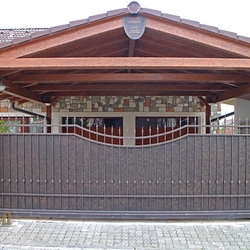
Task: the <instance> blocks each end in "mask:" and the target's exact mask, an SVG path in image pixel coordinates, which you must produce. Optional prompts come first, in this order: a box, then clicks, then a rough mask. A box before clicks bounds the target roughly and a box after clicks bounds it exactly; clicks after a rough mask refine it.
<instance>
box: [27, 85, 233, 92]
mask: <svg viewBox="0 0 250 250" xmlns="http://www.w3.org/2000/svg"><path fill="white" fill-rule="evenodd" d="M124 88H125V90H124ZM31 89H32V90H33V91H49V92H51V91H58V90H60V91H67V92H68V91H112V90H114V89H115V90H116V91H139V90H140V91H180V92H183V91H184V92H186V91H190V90H191V89H193V90H196V91H214V92H216V91H225V90H229V89H231V88H230V87H227V86H223V85H221V84H210V83H204V84H192V83H190V84H171V83H167V84H155V83H154V84H145V83H144V84H77V85H71V84H59V85H55V84H53V85H52V84H37V85H34V86H33V87H32V88H31Z"/></svg>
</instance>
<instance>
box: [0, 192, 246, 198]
mask: <svg viewBox="0 0 250 250" xmlns="http://www.w3.org/2000/svg"><path fill="white" fill-rule="evenodd" d="M1 195H3V196H31V197H35V196H37V197H70V198H72V197H73V198H74V197H79V198H128V199H129V198H163V199H165V198H249V197H250V194H215V195H201V194H197V195H195V194H189V195H185V194H182V195H157V194H156V195H151V194H150V195H128V194H124V195H123V194H120V195H111V194H110V195H101V194H97V195H94V194H93V195H88V194H84V195H82V194H48V193H47V194H32V193H2V194H1Z"/></svg>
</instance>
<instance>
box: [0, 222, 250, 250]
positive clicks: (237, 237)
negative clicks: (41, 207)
mask: <svg viewBox="0 0 250 250" xmlns="http://www.w3.org/2000/svg"><path fill="white" fill-rule="evenodd" d="M0 249H88V250H90V249H131V250H139V249H167V250H168V249H234V250H235V249H250V221H245V220H244V221H185V222H183V221H164V222H163V221H160V222H154V221H146V222H145V221H131V222H127V221H124V222H121V221H66V220H65V221H61V220H60V221H52V220H13V221H12V224H11V225H10V226H4V225H0Z"/></svg>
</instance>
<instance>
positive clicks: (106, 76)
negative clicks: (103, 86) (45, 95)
mask: <svg viewBox="0 0 250 250" xmlns="http://www.w3.org/2000/svg"><path fill="white" fill-rule="evenodd" d="M7 79H9V80H10V81H12V82H20V83H22V82H23V83H30V84H32V83H33V82H42V83H63V82H72V83H73V82H81V83H88V82H94V83H119V82H120V83H152V82H156V83H164V82H200V83H201V82H217V83H218V82H221V83H225V82H226V83H227V84H229V83H235V82H236V83H244V82H248V81H250V75H243V74H232V73H224V74H222V73H217V74H212V73H203V74H199V73H197V74H195V73H190V74H186V73H179V74H177V73H172V74H171V73H146V74H145V73H133V74H127V73H103V74H101V73H95V74H90V73H89V74H66V73H65V74H53V73H52V74H33V75H17V76H13V77H9V78H7ZM234 86H235V84H234Z"/></svg>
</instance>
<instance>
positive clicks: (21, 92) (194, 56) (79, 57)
mask: <svg viewBox="0 0 250 250" xmlns="http://www.w3.org/2000/svg"><path fill="white" fill-rule="evenodd" d="M127 15H132V14H130V13H129V11H128V9H127V8H125V9H119V10H114V11H109V12H107V13H105V14H101V15H96V16H92V17H89V18H88V19H83V20H78V21H74V22H71V23H69V24H67V25H62V26H57V27H52V28H49V29H42V30H39V31H38V32H34V33H32V32H30V33H29V34H28V33H25V32H24V33H22V34H24V35H25V34H27V36H23V37H18V38H16V39H13V40H11V41H6V42H3V43H0V59H1V60H0V77H1V78H2V79H3V82H4V84H5V85H6V86H8V88H6V89H5V90H4V91H3V92H2V93H1V92H0V100H1V99H5V98H9V99H10V100H11V101H20V102H25V101H29V100H33V101H38V102H42V103H45V102H52V103H54V102H55V101H56V100H57V99H58V98H59V97H60V96H66V95H67V96H69V95H71V96H76V95H84V96H87V95H146V96H148V95H182V96H183V95H193V96H203V97H206V101H207V102H217V101H222V100H225V99H229V98H233V97H236V96H237V97H239V96H243V94H244V95H245V94H248V93H250V86H249V81H250V61H249V60H250V59H249V57H250V38H247V37H243V36H238V35H237V34H235V33H232V32H227V31H222V30H219V29H218V28H215V27H211V26H207V25H202V24H199V23H198V22H195V21H190V20H186V19H181V18H180V17H178V16H173V15H168V14H163V13H161V12H160V11H156V10H151V9H146V8H143V9H142V8H141V9H140V11H139V13H138V15H139V16H143V17H145V18H146V28H145V32H144V34H143V35H142V37H141V38H139V39H137V40H133V39H130V38H129V37H128V36H127V35H126V33H125V31H124V23H123V18H124V16H127ZM16 31H17V30H16ZM26 31H27V29H26ZM0 33H1V31H0ZM2 35H3V34H0V37H2ZM13 38H14V37H13ZM2 39H3V38H2ZM6 39H8V38H6Z"/></svg>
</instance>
